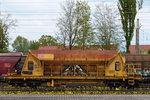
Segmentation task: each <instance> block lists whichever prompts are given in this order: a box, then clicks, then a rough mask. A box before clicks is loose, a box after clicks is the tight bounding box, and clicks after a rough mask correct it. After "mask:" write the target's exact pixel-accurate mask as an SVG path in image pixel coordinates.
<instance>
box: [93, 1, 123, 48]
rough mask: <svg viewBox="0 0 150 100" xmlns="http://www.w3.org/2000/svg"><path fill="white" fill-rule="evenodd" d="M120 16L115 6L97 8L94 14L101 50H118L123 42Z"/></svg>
mask: <svg viewBox="0 0 150 100" xmlns="http://www.w3.org/2000/svg"><path fill="white" fill-rule="evenodd" d="M118 14H119V12H118V10H117V9H115V8H114V7H113V6H110V5H109V6H108V5H107V4H104V5H97V6H96V11H95V13H94V19H95V29H96V42H97V45H99V46H100V49H101V50H111V49H114V48H115V49H116V48H117V46H119V45H120V44H121V43H122V42H123V38H121V37H122V33H121V31H120V30H119V26H120V25H119V20H118V18H117V17H118ZM120 24H121V23H120Z"/></svg>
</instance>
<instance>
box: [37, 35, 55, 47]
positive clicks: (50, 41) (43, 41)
mask: <svg viewBox="0 0 150 100" xmlns="http://www.w3.org/2000/svg"><path fill="white" fill-rule="evenodd" d="M39 44H40V45H41V46H56V45H57V40H56V39H55V38H54V37H52V36H50V35H42V36H41V38H40V39H39Z"/></svg>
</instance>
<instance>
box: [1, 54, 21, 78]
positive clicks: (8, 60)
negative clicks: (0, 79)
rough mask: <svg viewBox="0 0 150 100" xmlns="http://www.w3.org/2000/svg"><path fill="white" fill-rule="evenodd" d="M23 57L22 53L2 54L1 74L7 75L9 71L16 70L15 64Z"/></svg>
mask: <svg viewBox="0 0 150 100" xmlns="http://www.w3.org/2000/svg"><path fill="white" fill-rule="evenodd" d="M20 59H21V54H0V75H2V76H3V75H4V76H5V75H7V72H8V71H10V72H14V71H15V65H16V64H17V63H18V62H19V60H20Z"/></svg>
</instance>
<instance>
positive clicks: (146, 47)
mask: <svg viewBox="0 0 150 100" xmlns="http://www.w3.org/2000/svg"><path fill="white" fill-rule="evenodd" d="M129 49H130V52H131V54H135V49H136V45H131V46H130V47H129ZM139 49H140V50H142V51H145V50H148V49H150V45H140V46H139Z"/></svg>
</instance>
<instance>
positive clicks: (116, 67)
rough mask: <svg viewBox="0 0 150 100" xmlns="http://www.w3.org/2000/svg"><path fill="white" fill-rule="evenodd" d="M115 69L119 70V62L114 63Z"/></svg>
mask: <svg viewBox="0 0 150 100" xmlns="http://www.w3.org/2000/svg"><path fill="white" fill-rule="evenodd" d="M115 70H116V71H120V70H121V64H120V62H116V63H115Z"/></svg>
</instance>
